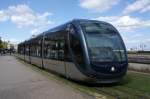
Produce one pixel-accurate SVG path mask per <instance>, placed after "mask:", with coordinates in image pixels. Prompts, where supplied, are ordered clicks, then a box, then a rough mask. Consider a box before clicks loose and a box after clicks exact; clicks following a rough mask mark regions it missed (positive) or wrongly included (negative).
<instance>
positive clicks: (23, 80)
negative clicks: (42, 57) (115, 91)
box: [0, 56, 95, 99]
mask: <svg viewBox="0 0 150 99" xmlns="http://www.w3.org/2000/svg"><path fill="white" fill-rule="evenodd" d="M0 99H95V98H94V97H92V96H89V95H86V94H84V93H82V92H79V91H77V90H75V89H73V88H70V87H68V86H65V85H63V84H60V83H58V82H56V81H54V80H50V79H48V78H46V77H45V76H43V75H42V74H40V73H38V72H36V71H34V70H32V69H31V68H29V67H27V66H25V64H23V63H21V62H20V61H18V60H17V59H16V58H15V57H13V56H0Z"/></svg>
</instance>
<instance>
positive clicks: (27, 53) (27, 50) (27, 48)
mask: <svg viewBox="0 0 150 99" xmlns="http://www.w3.org/2000/svg"><path fill="white" fill-rule="evenodd" d="M25 55H29V44H26V45H25Z"/></svg>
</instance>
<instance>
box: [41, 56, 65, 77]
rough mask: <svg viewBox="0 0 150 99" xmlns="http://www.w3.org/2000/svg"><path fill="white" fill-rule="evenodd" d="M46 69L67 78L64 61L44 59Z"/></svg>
mask: <svg viewBox="0 0 150 99" xmlns="http://www.w3.org/2000/svg"><path fill="white" fill-rule="evenodd" d="M43 64H44V68H46V69H48V70H50V71H53V72H57V73H59V74H61V75H64V76H65V63H64V61H58V60H52V59H43Z"/></svg>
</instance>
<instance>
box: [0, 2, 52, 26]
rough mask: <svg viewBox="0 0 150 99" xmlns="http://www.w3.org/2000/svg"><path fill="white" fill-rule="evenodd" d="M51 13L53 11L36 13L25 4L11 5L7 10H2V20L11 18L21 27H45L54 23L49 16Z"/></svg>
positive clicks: (0, 13) (0, 12) (0, 14)
mask: <svg viewBox="0 0 150 99" xmlns="http://www.w3.org/2000/svg"><path fill="white" fill-rule="evenodd" d="M51 15H52V13H49V12H44V13H42V14H41V13H40V14H39V13H36V12H35V11H33V10H32V9H31V8H30V7H29V6H27V5H25V4H20V5H16V6H9V7H8V8H7V9H5V10H0V20H3V21H7V20H10V21H11V22H12V23H14V24H16V25H17V27H19V28H22V27H40V26H42V27H43V26H47V25H50V24H53V22H52V21H50V20H49V17H50V16H51ZM1 17H2V18H1Z"/></svg>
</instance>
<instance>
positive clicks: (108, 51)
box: [80, 22, 126, 62]
mask: <svg viewBox="0 0 150 99" xmlns="http://www.w3.org/2000/svg"><path fill="white" fill-rule="evenodd" d="M80 24H81V28H82V29H83V31H84V33H85V38H86V42H87V46H88V51H89V56H90V60H91V61H92V62H121V61H125V60H126V58H125V48H124V45H123V41H122V40H121V37H120V35H119V34H118V32H117V30H116V29H115V28H114V27H113V26H111V25H109V24H107V23H99V22H97V23H96V22H83V23H80Z"/></svg>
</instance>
